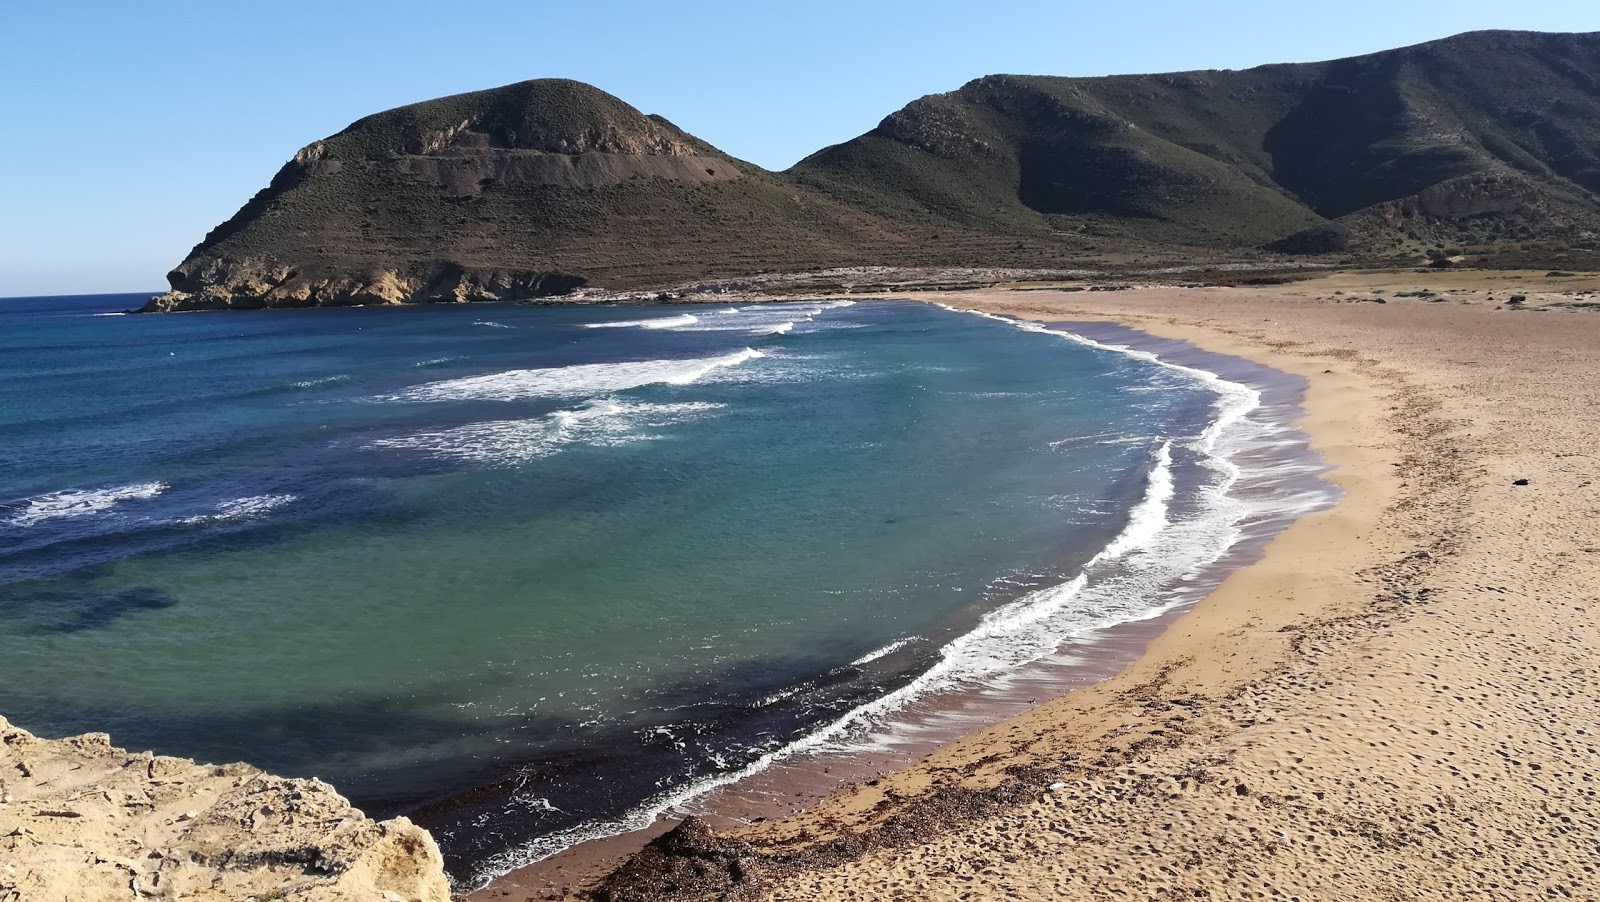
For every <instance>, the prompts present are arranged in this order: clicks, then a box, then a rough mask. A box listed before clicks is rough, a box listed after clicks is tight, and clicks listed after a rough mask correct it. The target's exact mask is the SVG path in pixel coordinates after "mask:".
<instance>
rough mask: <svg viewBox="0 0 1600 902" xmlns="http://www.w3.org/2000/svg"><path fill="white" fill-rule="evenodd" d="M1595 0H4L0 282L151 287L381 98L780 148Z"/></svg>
mask: <svg viewBox="0 0 1600 902" xmlns="http://www.w3.org/2000/svg"><path fill="white" fill-rule="evenodd" d="M1480 28H1516V29H1529V30H1538V31H1600V3H1596V2H1594V0H1520V2H1513V3H1507V2H1505V0H1493V2H1480V0H1450V2H1435V0H1402V2H1396V0H1341V2H1336V3H1309V4H1306V3H1286V2H1283V0H1273V2H1253V0H1252V2H1228V0H1211V2H1206V3H1196V2H1194V0H1121V2H1116V0H1113V2H1106V0H1099V2H1094V3H1080V2H1073V0H978V2H974V0H967V2H959V3H958V2H946V0H919V2H901V0H853V2H837V0H811V2H804V3H785V4H777V3H770V2H766V3H763V2H759V0H754V2H751V0H747V2H741V3H729V2H721V0H703V2H699V3H685V2H675V3H665V2H654V3H648V2H622V0H610V2H608V0H563V2H545V0H520V2H501V0H454V2H440V0H432V2H426V3H423V2H411V0H390V2H376V0H373V2H356V0H349V2H345V0H317V2H301V0H282V2H253V3H252V2H240V0H226V2H219V0H211V2H204V3H200V2H167V0H139V2H129V0H115V2H110V0H105V2H83V0H0V85H3V87H0V123H3V130H0V297H4V296H19V295H40V294H79V293H94V292H117V291H128V292H133V291H153V290H158V289H160V288H161V287H163V285H164V284H165V282H164V274H165V273H166V271H167V270H168V269H170V268H172V267H173V266H174V265H176V264H177V263H178V262H180V261H181V260H182V259H183V257H184V256H185V255H186V254H187V253H188V252H189V249H190V248H191V247H193V246H194V244H195V243H196V242H198V241H199V240H200V238H201V237H202V236H204V235H205V233H206V232H207V231H208V230H209V229H210V228H211V227H212V226H214V225H216V224H217V223H219V222H221V221H222V220H224V219H226V218H227V217H228V216H230V215H232V213H233V212H234V211H235V210H236V209H238V208H239V207H240V206H241V205H242V204H243V203H244V202H245V201H246V200H248V199H249V197H250V196H251V195H252V194H254V193H255V192H256V191H257V190H259V189H260V188H262V187H263V186H265V185H266V184H267V182H268V181H269V180H270V179H271V177H272V174H273V173H274V172H276V171H277V169H278V167H280V166H281V165H283V163H284V161H285V160H287V159H289V158H290V157H291V156H293V154H294V152H295V151H296V150H297V149H299V148H300V147H302V146H304V145H306V144H309V143H311V142H312V141H314V140H316V139H318V138H321V137H325V136H327V135H330V134H332V133H334V132H337V131H339V130H340V129H342V128H344V127H345V126H346V125H348V124H349V123H351V122H353V121H354V120H356V119H359V118H361V117H362V116H365V115H367V114H369V113H373V112H377V111H379V110H383V109H388V108H391V107H395V106H400V105H402V104H406V103H412V102H415V101H419V100H426V99H428V98H431V97H438V96H442V95H446V94H454V93H459V92H462V91H471V90H477V89H481V88H489V87H494V86H497V85H501V84H507V83H510V82H515V81H521V80H523V79H528V78H542V77H564V78H575V79H578V80H580V81H586V82H590V83H592V84H595V85H597V86H599V87H601V88H603V89H605V90H607V91H610V92H611V93H613V94H615V95H617V96H619V97H621V98H622V99H623V100H626V101H628V102H629V103H631V104H633V105H634V106H636V107H638V108H639V109H641V110H643V111H644V112H647V113H660V114H661V115H663V116H666V117H667V118H668V119H670V120H672V121H673V122H674V123H675V124H677V125H678V126H679V127H681V128H684V129H686V130H687V131H689V132H690V133H692V134H694V135H696V136H698V137H700V138H702V139H705V140H707V141H709V142H711V143H712V144H714V145H716V146H718V147H720V148H721V149H722V150H724V151H726V152H728V153H730V154H733V155H734V156H737V157H741V158H743V159H746V160H749V161H751V162H754V163H758V164H760V165H762V166H766V167H768V168H773V169H781V168H785V167H787V166H789V165H791V164H793V163H794V162H796V161H797V160H799V159H800V158H801V157H803V156H806V155H807V154H809V153H811V152H812V151H815V150H817V149H819V148H821V147H824V146H827V145H829V144H834V143H838V142H840V141H845V140H848V139H849V138H852V137H854V136H856V135H858V134H860V133H862V132H864V131H867V130H869V129H871V128H872V127H873V126H875V125H876V124H877V123H878V121H879V120H880V119H882V118H883V117H884V116H885V115H887V114H889V113H891V112H893V111H894V110H896V109H899V108H900V107H902V106H904V105H905V104H906V103H907V102H909V101H911V100H913V99H915V98H917V97H920V96H922V95H924V94H930V93H936V92H940V91H948V90H952V89H954V88H957V87H959V86H960V85H962V84H963V83H965V82H966V81H968V80H970V79H972V78H976V77H978V76H980V75H986V74H990V73H996V72H1008V73H1022V74H1038V75H1109V74H1118V73H1129V72H1167V71H1179V70H1186V69H1242V68H1247V67H1250V66H1254V65H1260V64H1263V63H1272V62H1305V61H1312V60H1320V59H1331V58H1337V57H1341V56H1350V55H1354V54H1360V53H1369V52H1373V51H1377V50H1383V49H1388V48H1391V47H1398V46H1404V45H1406V44H1414V43H1418V42H1421V41H1426V40H1431V39H1434V38H1440V37H1445V36H1447V35H1450V34H1455V33H1458V32H1462V31H1470V30H1475V29H1480Z"/></svg>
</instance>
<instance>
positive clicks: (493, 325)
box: [472, 319, 516, 329]
mask: <svg viewBox="0 0 1600 902" xmlns="http://www.w3.org/2000/svg"><path fill="white" fill-rule="evenodd" d="M472 324H473V325H474V326H488V327H489V328H491V329H514V328H516V327H515V326H508V325H506V324H505V323H497V322H494V321H493V320H487V319H480V320H474V321H473V323H472Z"/></svg>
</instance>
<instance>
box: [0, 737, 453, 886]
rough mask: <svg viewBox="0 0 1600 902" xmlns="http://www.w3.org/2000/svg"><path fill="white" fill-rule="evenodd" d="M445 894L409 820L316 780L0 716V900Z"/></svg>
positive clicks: (432, 857)
mask: <svg viewBox="0 0 1600 902" xmlns="http://www.w3.org/2000/svg"><path fill="white" fill-rule="evenodd" d="M130 898H151V899H180V898H181V899H186V900H196V902H205V900H216V902H223V900H227V902H239V900H264V899H294V900H299V902H357V900H363V902H364V900H372V902H448V899H449V898H450V891H449V885H448V883H447V881H446V879H445V875H444V861H443V859H442V858H441V857H440V855H439V849H438V847H437V846H436V845H434V842H433V838H432V837H431V836H429V835H428V833H427V831H425V830H423V829H422V828H420V827H417V826H416V825H414V824H412V823H411V822H410V821H408V820H406V819H405V818H395V819H394V820H389V821H383V822H381V823H378V822H374V821H372V820H371V819H369V818H368V817H366V816H365V815H364V814H362V813H361V812H360V811H358V810H356V809H354V808H352V807H350V803H349V802H348V801H346V800H345V799H344V798H343V797H342V796H340V795H339V794H338V793H337V792H335V791H334V789H333V787H331V786H329V785H328V784H326V783H323V782H322V781H320V780H290V779H284V778H281V777H274V776H271V775H269V774H265V773H262V772H261V771H259V770H256V769H255V768H253V767H250V766H248V765H244V764H228V765H222V766H212V765H202V764H196V763H195V762H193V761H188V760H185V759H181V758H168V757H164V756H160V755H152V754H150V753H149V752H139V753H133V752H128V751H124V750H123V749H119V748H116V747H115V746H113V745H112V744H111V740H110V738H109V737H108V736H106V734H104V733H86V734H84V735H82V736H74V737H71V738H68V739H58V740H50V739H40V738H38V737H36V736H34V735H33V734H31V733H29V732H27V731H26V730H23V729H21V728H19V727H16V726H13V725H11V724H10V723H8V722H7V721H6V720H5V719H4V718H0V902H32V900H59V899H71V900H74V902H99V900H119V902H121V900H127V899H130Z"/></svg>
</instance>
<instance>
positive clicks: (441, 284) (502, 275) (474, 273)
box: [142, 258, 585, 313]
mask: <svg viewBox="0 0 1600 902" xmlns="http://www.w3.org/2000/svg"><path fill="white" fill-rule="evenodd" d="M187 266H188V264H186V267H187ZM167 278H168V279H169V280H170V281H171V282H172V284H173V289H172V290H171V291H169V292H167V293H166V294H163V295H159V296H157V297H154V298H151V299H150V301H149V302H148V303H147V304H145V306H144V308H143V311H142V312H145V313H172V312H176V311H183V310H257V309H261V308H264V307H357V306H383V305H388V304H461V303H468V302H472V301H499V302H515V301H526V300H533V299H536V298H545V297H554V296H558V295H564V294H568V293H570V292H572V291H573V290H575V289H578V288H581V287H583V285H584V284H585V280H584V279H583V278H581V277H579V276H570V275H566V274H564V273H553V272H526V271H524V272H515V271H504V270H476V269H468V268H466V267H463V266H460V265H458V264H454V263H429V264H419V265H413V266H409V267H406V268H403V269H385V268H376V269H367V270H365V271H362V272H360V273H359V274H356V275H347V274H339V273H320V274H319V273H314V272H303V271H301V270H298V269H296V268H294V267H291V266H288V265H286V264H283V263H279V262H277V261H272V260H261V259H254V258H246V259H242V260H233V259H227V258H223V259H215V258H212V259H207V260H203V261H200V262H199V265H197V266H193V267H189V268H180V269H178V270H174V271H173V272H172V273H170V274H169V275H168V276H167Z"/></svg>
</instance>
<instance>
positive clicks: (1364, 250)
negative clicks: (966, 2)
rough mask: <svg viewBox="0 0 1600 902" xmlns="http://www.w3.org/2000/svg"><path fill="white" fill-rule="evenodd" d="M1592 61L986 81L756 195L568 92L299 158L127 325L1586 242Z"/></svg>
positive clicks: (608, 108) (436, 116)
mask: <svg viewBox="0 0 1600 902" xmlns="http://www.w3.org/2000/svg"><path fill="white" fill-rule="evenodd" d="M1596 192H1600V34H1539V33H1530V32H1504V31H1493V32H1474V33H1469V34H1463V35H1458V36H1456V37H1453V38H1446V39H1444V40H1439V41H1433V42H1429V43H1426V44H1420V45H1417V46H1414V47H1407V48H1403V49H1399V50H1391V51H1385V52H1382V53H1375V54H1370V55H1367V56H1360V57H1353V58H1350V59H1343V60H1334V61H1331V62H1322V63H1304V64H1282V65H1270V66H1261V67H1258V68H1254V69H1248V70H1243V71H1202V72H1184V73H1173V74H1166V75H1129V76H1108V77H1098V78H1065V77H1053V76H1018V75H993V76H987V77H984V78H980V79H977V80H975V81H973V82H970V83H968V84H967V85H965V86H963V87H962V88H960V89H959V90H956V91H953V92H950V93H946V94H935V95H930V96H927V97H924V98H921V99H920V100H916V101H914V102H912V103H911V104H909V105H907V106H906V107H905V108H903V109H901V110H899V111H898V112H895V113H893V114H891V115H890V116H888V117H887V118H885V119H884V120H883V122H882V123H881V124H880V125H879V126H878V127H877V128H875V129H873V130H872V131H870V132H868V133H867V134H865V135H862V136H860V137H858V138H855V139H853V140H851V141H847V142H845V143H843V144H839V145H835V146H833V147H829V148H826V149H824V150H821V151H819V152H817V153H816V154H813V155H812V156H810V157H807V158H806V159H805V160H802V161H801V162H800V163H798V164H797V165H795V166H794V167H793V168H792V169H790V170H788V171H787V172H783V173H773V172H768V171H766V170H763V169H761V168H759V167H756V166H753V165H751V164H748V163H744V162H741V161H739V160H735V159H733V158H731V157H729V156H728V155H726V154H724V153H722V152H720V151H718V150H717V149H716V148H714V147H712V146H710V145H709V144H706V143H705V142H703V141H700V140H699V139H697V138H695V137H693V136H691V135H689V134H687V133H685V132H683V131H682V130H680V129H678V128H676V127H675V126H673V125H672V124H671V123H670V122H668V121H667V120H665V119H662V118H660V117H658V116H646V115H644V114H642V113H640V112H639V111H638V110H635V109H634V108H632V107H630V106H628V105H627V104H625V103H623V102H622V101H620V100H618V99H617V98H615V97H612V96H611V95H609V94H606V93H604V92H602V91H600V90H598V89H596V88H592V87H589V86H587V85H583V84H580V83H577V82H572V81H564V80H548V79H547V80H538V81H529V82H522V83H519V84H515V85H509V86H506V87H503V88H497V89H493V90H489V91H479V92H475V93H471V94H461V95H457V96H453V97H445V98H441V99H438V100H432V101H427V102H424V103H419V104H413V105H411V106H406V107H400V108H398V109H395V110H390V111H388V112H384V113H379V114H376V115H374V116H369V117H367V118H365V119H362V120H360V121H358V122H356V123H354V124H353V125H351V126H350V127H349V128H347V129H345V130H344V131H342V132H340V133H339V134H337V135H334V136H332V137H330V138H327V139H325V140H322V141H318V142H315V143H313V144H311V145H310V146H308V147H306V148H305V149H303V150H301V151H300V152H299V153H298V154H296V155H295V158H294V159H293V160H291V161H290V162H289V163H287V164H286V165H285V166H284V167H283V169H282V170H280V171H279V172H278V174H277V176H275V177H274V178H273V180H272V183H271V184H270V185H269V186H268V187H267V188H265V189H264V190H262V191H261V192H260V193H258V194H257V195H256V196H255V197H254V198H252V199H251V200H250V202H249V203H247V204H246V205H245V206H244V207H243V208H242V209H240V211H239V212H238V213H236V214H235V215H234V216H233V218H231V219H230V220H228V221H227V222H225V223H223V224H222V225H220V226H218V227H217V228H216V229H214V230H213V231H212V232H211V233H210V234H209V235H207V236H206V238H205V239H204V240H203V241H202V242H201V243H200V244H199V245H198V246H196V247H195V249H194V250H193V251H192V252H191V253H190V254H189V256H188V258H186V259H185V260H184V261H183V263H182V264H180V265H179V266H178V267H177V268H176V269H175V270H174V271H173V272H172V273H171V274H170V275H169V277H168V278H169V280H170V281H171V283H172V287H173V291H172V292H169V293H168V294H167V295H164V296H163V297H161V298H158V299H156V300H154V301H153V302H152V304H151V308H150V309H193V308H206V307H226V306H236V307H237V306H292V305H326V304H355V303H396V302H406V301H427V300H473V299H499V300H520V299H525V298H531V297H542V296H550V295H559V294H562V293H564V292H567V291H570V290H572V289H573V288H575V287H578V286H581V285H596V286H601V287H618V288H620V287H638V286H649V285H660V284H663V283H665V282H668V281H672V280H682V279H693V278H707V277H717V276H740V275H749V274H754V273H758V272H767V271H782V270H789V271H793V270H800V269H813V268H819V267H829V266H840V265H852V264H889V265H893V264H899V265H974V264H980V265H1034V266H1052V267H1062V266H1068V265H1073V263H1074V262H1075V261H1082V260H1084V259H1086V258H1088V257H1091V256H1092V257H1094V258H1095V259H1101V260H1103V259H1106V255H1108V254H1116V253H1118V252H1121V253H1122V257H1123V259H1138V258H1139V257H1140V256H1145V257H1148V255H1151V254H1166V255H1167V256H1169V257H1171V256H1177V257H1185V258H1205V259H1215V258H1216V256H1217V255H1224V254H1225V255H1235V256H1238V255H1244V256H1252V257H1253V256H1259V255H1260V254H1261V253H1264V252H1269V253H1272V252H1275V253H1289V254H1314V253H1328V252H1339V253H1343V254H1347V255H1357V256H1361V257H1367V258H1384V257H1394V258H1399V259H1415V258H1417V257H1419V256H1421V255H1423V254H1426V253H1430V252H1432V253H1434V254H1435V255H1437V254H1438V253H1440V252H1442V251H1443V250H1444V249H1446V248H1450V247H1453V246H1458V245H1459V246H1463V247H1467V246H1476V247H1477V248H1478V249H1479V250H1480V251H1484V252H1493V251H1495V250H1496V249H1502V248H1516V247H1519V246H1520V244H1519V242H1520V243H1526V242H1528V241H1533V240H1542V241H1546V242H1553V243H1555V244H1556V245H1564V244H1576V245H1580V246H1581V245H1583V244H1585V243H1587V244H1593V243H1594V242H1595V240H1596V236H1597V234H1600V199H1597V197H1596Z"/></svg>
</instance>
